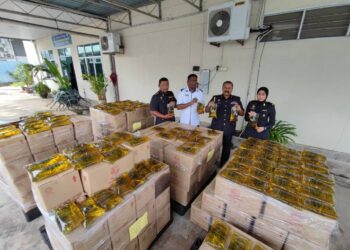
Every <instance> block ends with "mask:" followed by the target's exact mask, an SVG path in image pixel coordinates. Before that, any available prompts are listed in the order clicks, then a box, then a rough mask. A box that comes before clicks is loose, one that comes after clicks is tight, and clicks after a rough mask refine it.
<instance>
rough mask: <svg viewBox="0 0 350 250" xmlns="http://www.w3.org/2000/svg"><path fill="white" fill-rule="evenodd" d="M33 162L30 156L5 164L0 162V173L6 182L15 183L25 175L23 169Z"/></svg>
mask: <svg viewBox="0 0 350 250" xmlns="http://www.w3.org/2000/svg"><path fill="white" fill-rule="evenodd" d="M33 162H34V160H33V157H32V156H31V155H27V156H24V157H22V158H19V159H17V160H13V161H7V162H5V161H1V160H0V171H1V174H2V175H3V176H4V178H5V179H6V180H7V181H10V180H12V181H16V180H18V179H19V178H21V177H22V176H23V175H27V171H26V168H25V167H26V166H27V165H28V164H30V163H33Z"/></svg>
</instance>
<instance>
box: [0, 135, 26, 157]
mask: <svg viewBox="0 0 350 250" xmlns="http://www.w3.org/2000/svg"><path fill="white" fill-rule="evenodd" d="M30 155H31V152H30V150H29V145H28V143H27V141H26V138H25V137H24V135H23V134H19V135H14V136H11V137H9V138H6V139H1V140H0V160H2V161H4V162H11V161H14V160H17V159H20V158H24V157H26V156H30Z"/></svg>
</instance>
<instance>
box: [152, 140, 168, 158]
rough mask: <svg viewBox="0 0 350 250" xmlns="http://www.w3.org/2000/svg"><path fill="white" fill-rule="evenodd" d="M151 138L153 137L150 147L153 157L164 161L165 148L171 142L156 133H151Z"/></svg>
mask: <svg viewBox="0 0 350 250" xmlns="http://www.w3.org/2000/svg"><path fill="white" fill-rule="evenodd" d="M149 138H150V139H151V142H150V147H151V156H152V158H154V159H157V160H159V161H161V162H164V148H165V147H166V146H167V145H169V143H170V142H169V141H166V140H162V139H160V138H159V137H157V136H154V135H150V136H149Z"/></svg>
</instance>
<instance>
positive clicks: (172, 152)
mask: <svg viewBox="0 0 350 250" xmlns="http://www.w3.org/2000/svg"><path fill="white" fill-rule="evenodd" d="M176 148H177V146H176V145H173V144H172V145H167V146H166V147H165V148H164V162H165V163H166V164H168V165H170V166H171V167H174V168H178V169H179V170H182V171H186V172H189V173H190V174H193V173H194V172H196V170H197V169H198V168H199V166H201V165H202V164H203V161H204V158H205V157H206V156H207V154H208V151H209V148H203V149H202V150H200V151H199V152H198V153H197V154H195V155H190V154H186V153H182V152H180V151H177V150H176Z"/></svg>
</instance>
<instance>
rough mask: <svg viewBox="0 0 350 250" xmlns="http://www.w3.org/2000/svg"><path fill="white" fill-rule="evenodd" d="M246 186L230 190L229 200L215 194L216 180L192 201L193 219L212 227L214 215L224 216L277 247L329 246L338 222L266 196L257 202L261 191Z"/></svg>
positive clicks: (195, 221) (202, 224) (316, 247)
mask: <svg viewBox="0 0 350 250" xmlns="http://www.w3.org/2000/svg"><path fill="white" fill-rule="evenodd" d="M244 189H247V188H244V187H243V189H241V190H240V189H230V190H229V192H230V193H231V196H230V197H229V199H223V198H222V197H220V196H219V195H217V194H216V193H215V182H212V183H211V184H210V185H209V186H208V187H207V188H206V189H205V190H204V191H203V193H202V194H201V196H200V197H199V198H197V199H196V201H195V202H194V203H193V204H192V208H191V220H192V221H193V222H194V223H195V224H197V225H199V226H200V227H201V228H203V229H204V230H208V228H209V227H210V225H211V224H212V221H213V218H215V217H218V218H221V219H223V220H225V221H227V222H229V223H231V224H232V225H234V226H236V227H238V228H240V229H242V230H243V231H245V232H247V233H248V234H250V235H252V236H254V237H256V238H258V239H260V240H262V241H263V242H264V243H266V244H267V245H268V246H270V247H272V248H274V249H281V248H282V247H283V246H284V247H285V249H315V250H316V249H328V247H329V239H330V236H331V234H332V233H334V230H335V229H336V228H337V223H336V221H332V220H331V219H327V218H325V217H323V218H322V220H320V219H321V218H320V217H321V216H318V215H316V216H315V214H313V213H311V212H306V214H305V212H304V211H300V210H297V209H295V208H293V207H290V206H288V205H286V204H284V203H282V202H280V201H277V200H275V199H272V198H268V197H266V196H265V197H260V198H261V200H260V202H258V200H257V202H255V200H254V199H256V195H254V193H255V194H256V193H257V192H256V191H253V190H251V191H249V190H244ZM248 191H249V192H251V193H249V192H248ZM233 199H234V200H233ZM242 201H249V202H244V203H246V204H242ZM280 212H282V214H281V213H280ZM315 232H317V233H315Z"/></svg>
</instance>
